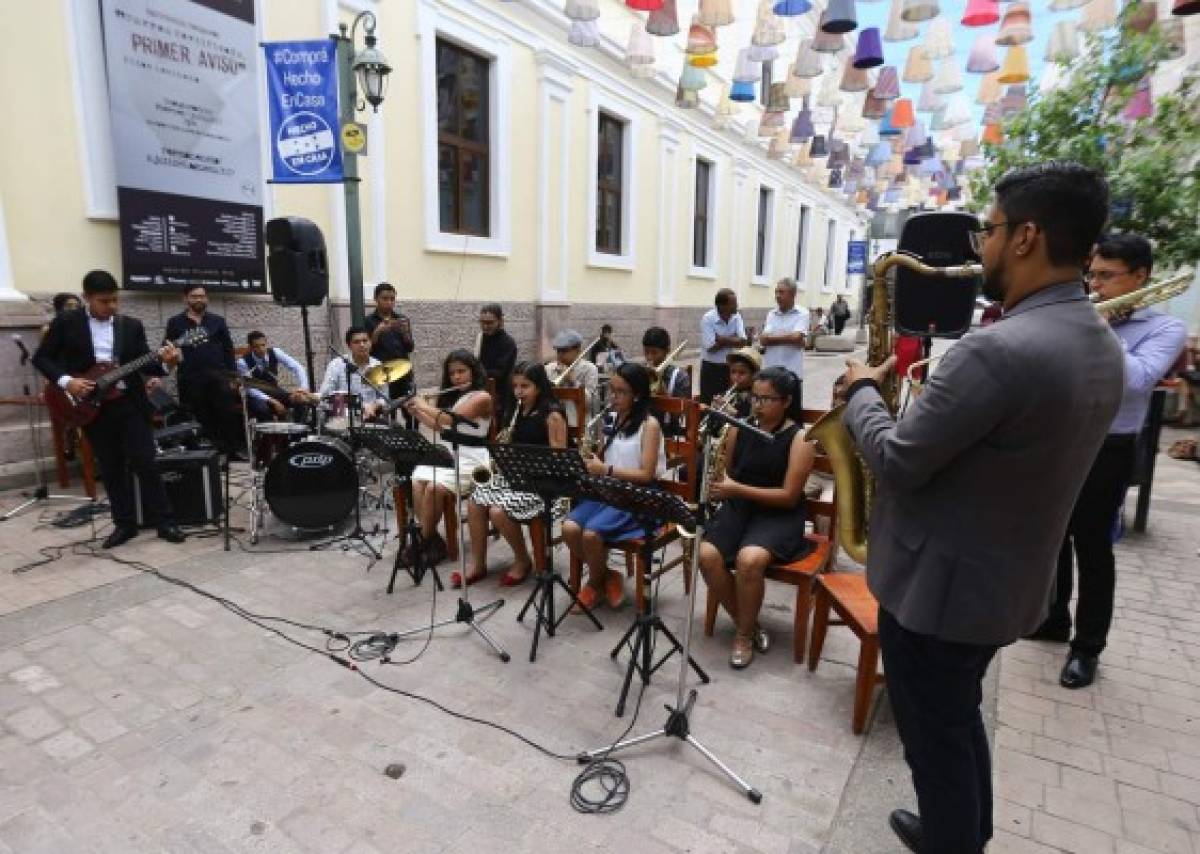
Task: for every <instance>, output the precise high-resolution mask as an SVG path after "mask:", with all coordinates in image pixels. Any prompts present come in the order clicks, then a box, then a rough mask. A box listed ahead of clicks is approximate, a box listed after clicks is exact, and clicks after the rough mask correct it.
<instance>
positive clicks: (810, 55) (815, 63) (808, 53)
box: [792, 39, 825, 77]
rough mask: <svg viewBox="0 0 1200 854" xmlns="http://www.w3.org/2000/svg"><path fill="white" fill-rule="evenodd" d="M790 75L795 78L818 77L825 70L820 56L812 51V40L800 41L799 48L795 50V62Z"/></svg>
mask: <svg viewBox="0 0 1200 854" xmlns="http://www.w3.org/2000/svg"><path fill="white" fill-rule="evenodd" d="M792 68H793V71H792V73H793V74H795V75H796V76H797V77H820V76H821V72H822V71H824V70H825V64H824V63H823V62H822V61H821V54H819V53H817V52H816V51H815V50H813V49H812V39H800V47H799V48H798V49H797V50H796V62H795V64H794V65H793V66H792Z"/></svg>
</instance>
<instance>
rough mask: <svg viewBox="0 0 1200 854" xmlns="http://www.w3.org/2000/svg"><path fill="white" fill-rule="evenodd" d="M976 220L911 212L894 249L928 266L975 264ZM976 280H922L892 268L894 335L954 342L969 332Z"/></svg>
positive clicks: (961, 214) (904, 268)
mask: <svg viewBox="0 0 1200 854" xmlns="http://www.w3.org/2000/svg"><path fill="white" fill-rule="evenodd" d="M978 225H979V220H977V219H976V218H975V217H973V216H972V215H971V214H967V213H922V214H914V215H913V216H911V217H909V218H908V221H907V222H905V223H904V230H903V231H901V232H900V243H899V246H898V249H899V250H900V251H903V252H909V253H911V254H913V255H916V256H917V257H919V258H920V259H921V260H922V261H923V262H925V263H926V264H928V265H929V266H931V267H950V266H954V265H958V264H973V263H978V261H979V259H978V257H976V255H975V253H974V251H972V249H971V237H970V234H971V230H972V229H973V228H975V227H976V226H978ZM979 285H980V279H979V277H978V276H974V277H972V278H969V279H946V278H942V277H941V276H925V275H922V274H920V273H917V272H915V271H913V270H909V269H908V268H907V267H896V324H895V325H896V331H897V332H899V333H900V334H902V335H923V336H928V337H930V338H957V337H958V336H960V335H962V334H963V333H964V332H966V331H967V330H968V329H970V328H971V313H972V312H973V311H974V309H975V296H976V294H977V293H978V292H979Z"/></svg>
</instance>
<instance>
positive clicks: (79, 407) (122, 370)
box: [45, 327, 208, 427]
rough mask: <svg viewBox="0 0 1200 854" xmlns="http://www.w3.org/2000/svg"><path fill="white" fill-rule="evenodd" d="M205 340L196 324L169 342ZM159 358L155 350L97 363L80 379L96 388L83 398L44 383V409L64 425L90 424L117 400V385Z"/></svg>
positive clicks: (181, 344)
mask: <svg viewBox="0 0 1200 854" xmlns="http://www.w3.org/2000/svg"><path fill="white" fill-rule="evenodd" d="M207 340H208V330H207V329H205V328H204V327H196V328H195V329H192V330H189V331H188V332H186V333H184V334H183V335H181V336H179V337H178V338H176V339H175V340H174V341H172V342H171V343H172V344H173V345H174V346H175V347H178V348H179V349H181V350H182V349H184V348H185V347H195V346H196V345H197V344H203V343H204V342H205V341H207ZM157 361H158V353H157V351H151V352H149V353H146V354H145V355H144V356H139V357H138V358H136V359H134V360H133V361H132V362H126V363H125V364H124V365H113V363H112V362H97V363H96V364H94V365H92V367H90V368H89V369H88V370H87V372H86V373H85V374H83V376H82V377H80V379H85V380H91V381H92V382H94V383H95V384H96V387H95V388H93V389H92V390H91V392H89V393H88V394H86V395H83V396H82V397H76V396H74V395H72V394H70V393H69V392H67V390H66V389H62V388H59V387H58V386H57V385H55V384H54V383H48V384H47V385H46V391H45V397H46V408H47V409H48V410H50V414H51V416H52V417H54V418H55V419H56V420H58V421H60V422H62V423H63V424H64V425H65V426H67V427H84V426H86V425H88V424H91V423H92V421H94V420H95V419H96V416H97V415H99V414H100V408H101V407H102V406H103V405H104V404H105V403H107V402H108V401H110V400H116V399H117V398H118V397H120V396H121V395H123V394H124V393H125V392H124V390H123V389H121V388H120V387H119V384H120V382H121V381H122V380H124V379H126V378H128V377H130V376H132V375H134V374H136V373H137V372H138V371H140V370H142V369H143V368H147V367H149V366H150V365H153V364H154V363H155V362H157Z"/></svg>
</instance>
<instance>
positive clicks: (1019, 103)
mask: <svg viewBox="0 0 1200 854" xmlns="http://www.w3.org/2000/svg"><path fill="white" fill-rule="evenodd" d="M1028 103H1029V92H1028V90H1027V89H1026V88H1025V86H1024V85H1023V84H1019V85H1015V86H1009V87H1008V88H1007V89H1005V90H1004V96H1003V97H1002V98H1001V99H1000V106H1001V107H1002V108H1003V109H1004V113H1005V115H1007V114H1009V113H1016V112H1020V111H1021V110H1023V109H1025V106H1026V105H1027V104H1028Z"/></svg>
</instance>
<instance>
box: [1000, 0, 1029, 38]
mask: <svg viewBox="0 0 1200 854" xmlns="http://www.w3.org/2000/svg"><path fill="white" fill-rule="evenodd" d="M1031 41H1033V18H1032V16H1031V15H1030V13H1029V4H1028V3H1026V2H1025V0H1018V2H1016V3H1013V4H1012V5H1011V6H1009V7H1008V10H1007V11H1005V13H1004V20H1003V21H1002V22H1001V24H1000V34H999V35H998V36H996V44H998V45H1005V46H1007V47H1012V46H1013V45H1015V44H1027V43H1028V42H1031Z"/></svg>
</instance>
